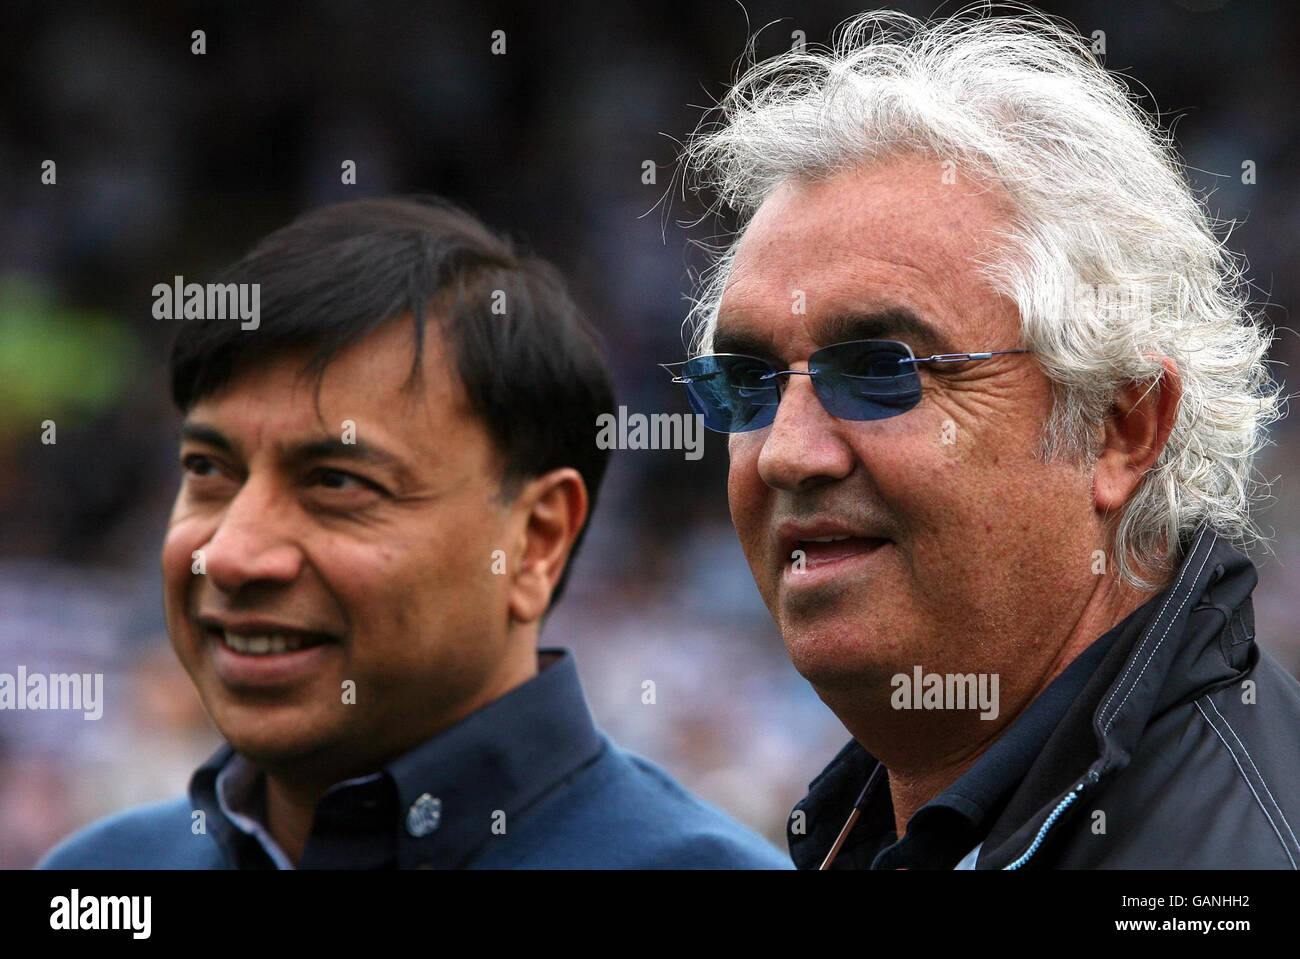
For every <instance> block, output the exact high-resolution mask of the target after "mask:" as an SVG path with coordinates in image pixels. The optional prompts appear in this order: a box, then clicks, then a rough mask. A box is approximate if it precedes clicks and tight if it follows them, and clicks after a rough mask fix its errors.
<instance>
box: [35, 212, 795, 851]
mask: <svg viewBox="0 0 1300 959" xmlns="http://www.w3.org/2000/svg"><path fill="white" fill-rule="evenodd" d="M222 283H223V288H224V289H227V290H228V289H232V287H231V286H229V284H234V285H235V286H234V287H233V288H234V289H237V290H241V291H242V290H245V289H250V288H251V289H253V290H255V291H256V295H253V296H251V297H249V301H250V302H252V303H254V304H256V313H257V315H256V316H254V317H251V320H252V322H251V323H241V322H239V320H238V319H223V318H211V317H209V318H204V319H192V320H186V321H182V322H183V325H182V326H181V331H180V335H179V337H178V338H177V341H176V344H175V348H174V350H173V353H172V369H171V372H172V392H173V396H174V399H175V401H176V404H177V406H178V407H179V408H180V410H181V411H182V412H183V413H184V417H185V418H184V423H183V425H182V429H181V449H180V462H181V467H182V470H183V474H184V477H183V481H182V484H181V488H180V491H179V493H178V495H177V499H176V504H175V507H174V510H173V513H172V517H171V520H170V522H169V524H168V530H167V535H166V539H165V541H164V544H163V549H162V569H163V579H164V600H165V603H164V605H165V610H166V619H167V628H168V632H169V634H170V636H171V640H172V645H173V647H174V649H175V651H176V654H177V656H178V657H179V658H180V661H181V663H182V664H183V665H184V667H185V669H186V670H187V672H188V673H189V674H190V677H191V678H192V679H193V681H194V683H195V685H196V687H197V688H198V691H199V694H200V696H201V697H202V699H203V702H204V705H205V706H206V708H207V709H208V711H209V713H210V714H211V716H212V718H213V721H214V722H215V724H216V726H217V728H218V729H219V730H220V731H221V733H222V735H223V736H224V737H225V738H226V739H227V740H228V744H227V745H226V746H223V747H222V749H221V750H220V751H218V753H217V754H216V755H215V756H213V757H212V758H211V759H210V760H209V761H208V762H207V763H206V764H205V765H203V766H202V767H201V768H200V769H199V770H198V771H197V772H196V773H195V774H194V776H193V778H192V780H191V782H190V795H189V797H188V798H181V799H176V800H172V801H169V802H164V803H160V804H157V805H152V806H146V807H141V808H138V809H133V810H128V811H127V812H124V813H121V814H118V815H116V816H114V817H111V818H109V819H107V820H104V821H102V822H100V823H97V824H95V825H92V826H90V827H89V828H87V829H86V830H84V831H82V832H80V833H78V834H77V835H75V836H73V837H72V838H71V839H68V840H66V841H65V842H64V843H63V844H61V845H60V846H59V847H58V848H56V849H55V850H54V851H52V852H51V853H50V854H48V855H47V857H46V858H45V860H44V861H43V863H42V865H43V866H45V867H48V868H105V867H109V868H232V867H233V868H251V869H257V868H277V867H278V868H293V867H295V866H296V867H300V868H301V867H317V868H386V867H401V868H412V867H414V868H420V867H466V866H468V867H485V868H493V867H516V866H518V867H569V868H583V867H628V868H639V867H647V868H648V867H692V866H694V867H739V868H778V867H785V866H788V865H789V864H788V862H787V861H786V859H785V857H784V856H782V855H780V854H779V853H778V852H777V851H776V850H775V849H773V848H772V847H771V846H769V845H768V844H767V843H766V842H764V841H763V840H762V839H760V838H759V837H758V836H756V835H754V834H753V833H751V832H749V831H748V830H745V829H744V828H742V827H741V826H739V825H738V824H736V823H734V822H733V821H731V820H730V819H728V818H727V817H726V816H724V815H723V814H722V813H720V812H719V811H718V810H716V809H713V808H711V807H709V806H707V805H705V804H703V803H701V802H700V801H699V800H697V799H695V798H694V797H692V796H690V795H689V794H688V793H686V792H685V791H684V790H683V789H682V788H681V787H680V786H678V785H677V784H676V783H675V782H674V781H673V780H672V779H671V778H669V777H668V776H667V775H666V774H665V773H664V772H663V771H661V770H660V769H658V768H657V767H655V766H654V765H652V764H650V763H648V762H646V761H645V760H643V759H640V758H638V757H635V756H632V755H631V754H629V753H626V752H624V751H622V750H621V749H619V748H618V747H617V746H615V745H614V744H613V743H611V742H610V741H609V740H608V739H607V738H606V737H605V736H604V735H603V734H602V733H600V732H599V731H598V730H597V729H596V728H595V726H594V725H593V723H592V719H591V716H590V714H589V712H588V710H587V706H586V701H585V698H584V696H583V693H582V690H581V687H580V685H579V683H578V676H577V672H576V669H575V666H574V662H573V657H572V655H571V654H569V653H568V652H567V651H565V650H545V649H544V650H541V651H540V655H539V650H538V649H537V638H538V631H539V628H540V623H541V621H542V619H543V617H544V615H545V613H546V611H547V609H548V608H549V606H550V604H551V603H553V602H554V600H555V597H556V596H557V595H558V594H559V592H560V589H561V588H562V585H563V581H564V575H565V569H566V566H567V564H568V561H569V559H570V558H571V557H572V554H573V552H574V550H575V549H576V547H577V544H578V542H579V540H580V539H581V531H582V529H583V527H584V524H585V522H586V519H587V517H588V515H589V514H590V510H591V504H592V503H593V502H594V500H595V497H596V492H597V489H598V488H599V485H600V481H601V476H602V474H603V473H604V469H605V462H606V457H607V455H608V454H607V452H606V451H604V450H601V449H599V448H598V447H597V445H596V443H595V442H594V434H593V430H594V429H595V423H596V419H597V417H598V416H599V414H600V413H602V412H603V411H606V410H608V409H609V408H610V407H611V406H612V402H613V398H612V389H611V385H610V381H609V374H608V372H607V368H606V365H605V362H604V360H603V358H602V356H601V354H600V352H599V350H598V349H597V347H596V344H595V341H594V337H593V334H592V332H591V330H590V328H589V327H588V326H587V324H586V322H585V321H584V320H583V318H582V317H581V315H580V314H579V312H578V310H577V308H576V307H575V306H574V304H573V302H572V301H571V300H570V298H569V296H568V294H567V293H566V291H565V289H564V285H563V283H562V281H561V280H560V279H559V277H558V276H557V274H556V273H555V272H554V271H553V270H552V269H551V268H550V267H549V266H547V265H546V264H544V263H542V262H540V261H538V260H536V259H532V258H529V257H525V256H521V255H520V254H518V253H517V252H516V251H515V250H514V249H513V248H512V246H511V245H510V244H509V243H508V242H506V241H504V240H502V239H501V238H499V237H497V236H495V235H493V234H492V233H491V232H490V231H489V230H488V229H486V228H485V227H484V226H483V225H482V224H480V223H479V222H477V221H476V220H475V219H473V218H472V217H471V216H469V215H468V214H466V213H465V212H463V211H461V210H458V209H456V208H454V207H452V206H450V205H448V204H445V203H442V202H438V201H424V202H416V201H411V200H398V199H387V200H366V201H360V202H353V203H345V204H340V205H337V206H332V207H327V208H325V209H322V210H318V211H315V212H312V213H309V214H307V215H305V216H303V217H301V218H300V219H298V220H297V221H296V222H294V223H292V224H291V225H289V226H288V227H286V228H284V229H282V230H280V231H278V232H276V233H274V234H272V235H271V236H269V237H268V238H267V239H265V240H264V241H263V242H262V243H260V244H259V245H258V246H257V247H256V248H254V249H253V250H252V252H250V253H249V254H248V255H247V256H246V257H244V259H243V260H241V261H240V262H239V263H237V264H236V265H235V266H234V267H233V268H232V269H231V270H229V271H228V272H227V275H226V276H225V277H223V280H222ZM254 285H255V286H254ZM223 315H224V311H223ZM430 319H432V320H433V322H432V323H430V322H428V321H429V320H430Z"/></svg>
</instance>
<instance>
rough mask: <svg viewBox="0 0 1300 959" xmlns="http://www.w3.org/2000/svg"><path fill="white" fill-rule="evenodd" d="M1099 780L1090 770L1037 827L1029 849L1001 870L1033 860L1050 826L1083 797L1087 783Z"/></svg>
mask: <svg viewBox="0 0 1300 959" xmlns="http://www.w3.org/2000/svg"><path fill="white" fill-rule="evenodd" d="M1099 778H1101V777H1099V776H1098V775H1097V770H1095V769H1093V770H1090V771H1089V773H1088V778H1087V779H1086V780H1084V781H1083V782H1081V783H1079V785H1077V786H1075V787H1074V788H1073V789H1072V790H1070V793H1069V795H1067V796H1066V797H1065V798H1064V799H1062V800H1061V801H1060V802H1059V803H1057V804H1056V808H1055V809H1053V810H1052V814H1051V815H1050V816H1048V817H1047V819H1046V820H1044V821H1043V825H1042V826H1041V827H1039V830H1038V835H1037V836H1035V837H1034V841H1033V842H1032V843H1030V844H1029V848H1028V849H1026V850H1025V851H1024V852H1023V853H1022V854H1021V856H1020V858H1019V859H1017V860H1015V861H1014V862H1009V863H1007V864H1006V865H1005V866H1003V867H1002V868H1003V870H1004V871H1005V870H1008V869H1020V868H1023V867H1024V865H1025V863H1027V862H1029V860H1030V859H1031V858H1033V855H1034V853H1036V852H1038V848H1039V847H1040V846H1041V845H1042V844H1043V840H1044V839H1046V838H1047V832H1048V830H1049V829H1051V828H1052V826H1054V825H1056V821H1057V820H1058V819H1060V818H1061V814H1062V813H1063V812H1065V810H1067V809H1069V808H1070V806H1071V805H1073V803H1074V801H1075V800H1076V799H1078V798H1079V797H1080V796H1082V795H1083V790H1084V787H1085V786H1087V785H1088V783H1090V782H1093V783H1095V782H1096V781H1097V780H1098V779H1099Z"/></svg>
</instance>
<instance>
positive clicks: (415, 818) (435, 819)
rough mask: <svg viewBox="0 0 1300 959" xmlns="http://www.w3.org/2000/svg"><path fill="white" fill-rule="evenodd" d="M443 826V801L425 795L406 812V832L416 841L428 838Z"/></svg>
mask: <svg viewBox="0 0 1300 959" xmlns="http://www.w3.org/2000/svg"><path fill="white" fill-rule="evenodd" d="M441 824H442V800H441V799H439V798H438V797H437V796H431V795H429V794H428V793H425V794H424V795H423V796H421V797H420V798H419V799H417V800H416V801H415V802H413V803H411V808H410V809H408V810H407V811H406V831H407V832H409V833H410V834H411V835H412V836H414V837H415V838H416V839H419V838H421V837H422V836H427V835H429V833H431V832H433V831H434V830H435V829H437V828H438V826H439V825H441Z"/></svg>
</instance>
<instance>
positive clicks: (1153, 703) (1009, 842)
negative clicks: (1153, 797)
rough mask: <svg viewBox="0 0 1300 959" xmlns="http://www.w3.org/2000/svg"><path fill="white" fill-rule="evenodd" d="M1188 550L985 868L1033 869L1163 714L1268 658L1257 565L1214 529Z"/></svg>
mask: <svg viewBox="0 0 1300 959" xmlns="http://www.w3.org/2000/svg"><path fill="white" fill-rule="evenodd" d="M1185 546H1186V550H1185V553H1184V559H1183V562H1182V564H1181V566H1180V568H1179V570H1178V573H1177V574H1176V575H1175V577H1174V580H1173V582H1172V583H1171V584H1170V585H1169V586H1168V587H1167V588H1166V589H1165V591H1164V592H1163V593H1162V594H1161V596H1160V598H1159V602H1158V603H1157V605H1156V612H1155V615H1154V616H1152V618H1151V619H1150V621H1149V622H1148V623H1147V625H1146V627H1145V628H1144V629H1143V630H1142V631H1141V633H1140V634H1139V635H1138V636H1136V637H1132V638H1129V639H1127V640H1126V641H1124V642H1120V643H1117V644H1116V645H1115V646H1114V647H1112V649H1111V650H1110V652H1109V653H1108V654H1107V656H1106V657H1105V658H1104V659H1103V660H1102V663H1101V665H1100V666H1099V667H1098V668H1097V671H1096V672H1095V673H1094V674H1093V676H1092V677H1091V678H1090V679H1089V681H1088V683H1087V684H1086V685H1085V686H1084V689H1083V691H1082V692H1081V693H1080V694H1079V696H1078V698H1076V700H1075V701H1074V703H1073V704H1072V705H1071V707H1070V709H1069V710H1068V711H1067V712H1066V714H1065V716H1064V718H1063V719H1062V720H1061V723H1060V725H1059V726H1058V727H1057V729H1056V731H1055V732H1054V733H1053V735H1052V737H1051V738H1050V739H1049V740H1048V741H1047V743H1046V745H1045V746H1044V747H1043V750H1042V752H1041V753H1040V754H1039V757H1038V759H1037V761H1036V762H1035V763H1034V765H1033V767H1032V768H1031V769H1030V771H1029V774H1028V775H1027V776H1026V778H1025V782H1024V783H1023V784H1022V786H1021V788H1020V789H1018V790H1017V791H1016V793H1015V795H1014V796H1013V798H1012V800H1011V802H1010V803H1009V804H1008V806H1007V808H1006V810H1005V811H1004V813H1003V815H1002V816H1001V817H1000V819H999V821H998V823H996V824H995V825H994V827H993V828H992V830H991V831H990V832H989V835H988V837H987V839H986V840H985V842H984V846H983V849H982V850H981V852H980V857H979V867H980V868H981V869H986V868H987V869H999V868H1008V867H1010V868H1022V867H1023V866H1025V865H1027V864H1028V863H1029V862H1030V861H1031V860H1032V858H1033V855H1034V854H1035V852H1034V850H1037V849H1038V848H1040V847H1041V844H1042V842H1043V840H1044V839H1045V838H1046V836H1047V833H1048V832H1049V831H1050V830H1051V829H1052V828H1056V826H1058V825H1059V824H1060V823H1061V822H1062V821H1063V820H1062V812H1063V811H1064V810H1065V809H1068V808H1069V806H1070V805H1073V806H1074V807H1075V808H1079V803H1078V802H1077V800H1078V799H1081V798H1082V797H1083V796H1085V795H1089V794H1091V793H1093V792H1095V791H1096V790H1097V789H1099V788H1100V787H1101V786H1102V785H1104V784H1105V783H1106V782H1108V781H1109V780H1111V779H1113V778H1114V777H1115V776H1117V775H1118V774H1119V773H1120V772H1121V771H1123V770H1124V769H1125V768H1127V766H1128V765H1129V763H1130V761H1131V760H1132V757H1133V753H1134V751H1135V750H1136V748H1137V743H1138V740H1139V739H1140V738H1141V736H1142V733H1143V732H1144V730H1145V729H1146V728H1147V726H1148V725H1149V723H1150V722H1151V720H1152V719H1153V718H1154V717H1156V716H1158V715H1160V714H1161V713H1163V712H1165V711H1166V710H1168V709H1170V708H1172V707H1173V706H1176V705H1178V704H1179V703H1183V702H1188V701H1190V700H1192V699H1195V698H1197V697H1199V696H1201V695H1204V694H1205V693H1206V692H1209V691H1211V690H1213V689H1216V688H1218V687H1220V686H1226V685H1228V684H1230V683H1232V682H1235V681H1236V680H1238V679H1239V678H1240V677H1241V675H1242V674H1243V673H1244V672H1245V671H1246V670H1247V669H1249V668H1250V667H1252V666H1253V665H1254V663H1255V661H1256V660H1257V659H1258V656H1259V651H1258V649H1257V648H1256V646H1255V644H1254V633H1255V630H1254V615H1253V611H1252V604H1251V600H1250V594H1251V591H1252V590H1253V589H1254V588H1255V585H1256V583H1257V582H1258V575H1257V574H1256V572H1255V567H1254V565H1253V564H1252V563H1251V561H1250V560H1249V559H1248V558H1247V557H1246V556H1245V555H1243V554H1242V553H1241V552H1240V551H1238V550H1237V549H1236V548H1235V547H1234V546H1233V545H1232V544H1231V543H1230V542H1228V541H1227V540H1226V539H1224V538H1223V537H1221V536H1219V535H1218V534H1217V533H1215V532H1214V531H1213V530H1212V529H1210V528H1208V527H1202V528H1201V529H1200V530H1199V531H1198V532H1197V533H1196V534H1195V535H1194V536H1192V537H1191V538H1190V540H1189V541H1188V542H1187V543H1186V544H1185ZM1071 796H1073V797H1074V798H1073V799H1071V798H1070V797H1071Z"/></svg>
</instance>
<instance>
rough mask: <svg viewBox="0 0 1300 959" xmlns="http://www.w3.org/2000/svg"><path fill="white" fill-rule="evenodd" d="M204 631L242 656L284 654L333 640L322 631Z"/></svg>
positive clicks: (211, 627)
mask: <svg viewBox="0 0 1300 959" xmlns="http://www.w3.org/2000/svg"><path fill="white" fill-rule="evenodd" d="M204 632H205V633H206V634H207V636H208V637H209V638H211V639H214V640H216V641H217V642H219V643H221V644H222V645H223V646H225V647H226V649H229V650H230V651H231V652H235V653H238V654H239V655H241V656H283V655H284V654H286V653H296V652H298V651H299V650H303V649H312V648H313V647H316V646H324V645H325V644H326V643H328V642H331V641H332V640H331V639H330V637H328V636H325V635H323V634H321V633H277V632H265V633H234V632H230V631H228V630H225V629H221V628H219V627H216V626H208V627H205V629H204Z"/></svg>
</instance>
